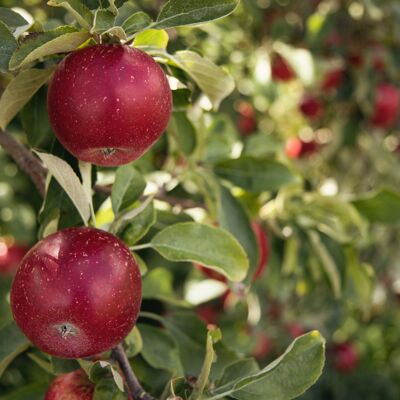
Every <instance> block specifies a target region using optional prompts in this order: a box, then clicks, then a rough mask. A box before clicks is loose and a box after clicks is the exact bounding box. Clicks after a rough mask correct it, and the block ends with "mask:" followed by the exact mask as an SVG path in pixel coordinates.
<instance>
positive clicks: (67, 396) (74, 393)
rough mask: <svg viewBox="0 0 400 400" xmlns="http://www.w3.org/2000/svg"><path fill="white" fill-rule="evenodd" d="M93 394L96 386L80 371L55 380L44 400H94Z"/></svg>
mask: <svg viewBox="0 0 400 400" xmlns="http://www.w3.org/2000/svg"><path fill="white" fill-rule="evenodd" d="M93 393H94V384H93V383H92V382H90V380H89V379H88V377H87V376H86V374H85V372H84V371H83V370H81V369H79V370H77V371H74V372H70V373H69V374H64V375H60V376H58V377H57V378H56V379H54V381H53V382H52V383H51V385H50V387H49V389H48V390H47V393H46V395H45V398H44V400H92V399H93Z"/></svg>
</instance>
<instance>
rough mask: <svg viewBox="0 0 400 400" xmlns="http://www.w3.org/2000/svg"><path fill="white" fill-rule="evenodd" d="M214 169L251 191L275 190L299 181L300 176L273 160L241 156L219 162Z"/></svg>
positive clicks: (222, 176)
mask: <svg viewBox="0 0 400 400" xmlns="http://www.w3.org/2000/svg"><path fill="white" fill-rule="evenodd" d="M214 171H215V173H216V174H217V175H219V176H220V177H221V178H223V179H226V180H228V181H230V182H232V183H233V184H235V185H237V186H239V187H241V188H243V189H245V190H248V191H250V192H263V191H275V190H278V189H280V188H281V187H283V186H285V185H289V184H291V183H294V182H298V177H297V176H296V175H294V174H293V172H292V171H290V170H289V168H288V167H286V166H285V165H284V164H281V163H279V162H277V161H273V160H260V159H255V158H250V157H241V158H238V159H232V160H227V161H224V162H221V163H218V164H217V165H216V166H215V169H214Z"/></svg>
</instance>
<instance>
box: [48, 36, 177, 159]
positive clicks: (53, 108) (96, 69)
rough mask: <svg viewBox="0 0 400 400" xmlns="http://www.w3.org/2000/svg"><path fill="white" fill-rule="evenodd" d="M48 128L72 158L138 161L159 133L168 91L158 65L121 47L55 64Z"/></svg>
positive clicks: (87, 51)
mask: <svg viewBox="0 0 400 400" xmlns="http://www.w3.org/2000/svg"><path fill="white" fill-rule="evenodd" d="M48 112H49V118H50V122H51V125H52V127H53V130H54V132H55V134H56V136H57V138H58V139H59V141H60V142H61V143H62V144H63V146H64V147H65V148H66V149H67V150H68V151H69V152H71V153H72V154H73V155H74V156H75V157H76V158H78V159H79V160H82V161H87V162H90V163H93V164H96V165H102V166H118V165H122V164H127V163H129V162H131V161H134V160H136V159H137V158H139V157H140V156H141V155H142V154H143V153H144V152H145V151H146V150H147V149H148V148H149V147H150V146H151V145H152V144H153V143H154V142H155V141H156V140H157V139H158V138H159V137H160V136H161V134H162V133H163V132H164V130H165V128H166V127H167V125H168V121H169V119H170V116H171V112H172V93H171V89H170V87H169V83H168V80H167V78H166V76H165V74H164V72H163V70H162V69H161V67H160V66H159V65H158V64H157V63H156V62H155V61H154V60H153V59H152V58H151V57H150V56H149V55H147V54H146V53H144V52H142V51H140V50H138V49H135V48H131V47H129V46H125V45H110V44H105V45H95V46H91V47H86V48H84V49H82V50H78V51H76V52H74V53H71V54H70V55H68V56H67V57H65V58H64V60H63V61H62V62H61V63H60V64H59V66H58V67H57V70H56V71H55V73H54V76H53V79H52V81H51V83H50V85H49V90H48Z"/></svg>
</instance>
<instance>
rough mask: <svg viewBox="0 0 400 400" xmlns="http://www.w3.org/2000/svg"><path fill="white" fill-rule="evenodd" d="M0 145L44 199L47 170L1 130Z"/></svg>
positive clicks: (28, 151) (30, 153) (22, 146)
mask: <svg viewBox="0 0 400 400" xmlns="http://www.w3.org/2000/svg"><path fill="white" fill-rule="evenodd" d="M0 145H1V146H2V147H3V149H4V150H5V151H6V152H7V153H8V154H9V155H10V156H11V157H12V159H13V160H14V161H15V163H16V164H17V165H18V166H19V168H20V169H21V170H22V171H24V172H25V173H26V174H27V175H28V176H29V177H30V178H31V180H32V182H33V183H34V185H35V186H36V188H37V190H38V191H39V193H40V194H41V196H42V197H44V194H45V190H46V175H47V170H46V168H45V167H44V166H43V165H42V163H41V161H40V160H39V159H38V158H36V157H35V156H34V155H33V154H32V152H31V151H30V150H29V149H27V148H26V147H25V146H24V145H23V144H21V143H19V142H18V141H17V140H15V139H14V137H13V136H11V135H9V134H8V133H6V132H3V131H2V130H0Z"/></svg>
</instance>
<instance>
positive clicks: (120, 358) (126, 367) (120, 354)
mask: <svg viewBox="0 0 400 400" xmlns="http://www.w3.org/2000/svg"><path fill="white" fill-rule="evenodd" d="M112 356H113V358H114V360H115V361H117V362H118V365H119V367H120V368H121V370H122V372H123V374H124V376H125V381H126V385H127V386H128V389H129V392H130V394H131V395H132V396H133V398H134V400H156V398H155V397H153V396H151V395H150V394H148V393H147V392H146V391H145V390H144V389H143V387H142V385H141V384H140V383H139V381H138V379H137V378H136V376H135V374H134V372H133V370H132V367H131V365H130V363H129V360H128V357H127V356H126V354H125V351H124V349H123V347H122V345H118V346H117V347H115V348H114V349H113V351H112Z"/></svg>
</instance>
